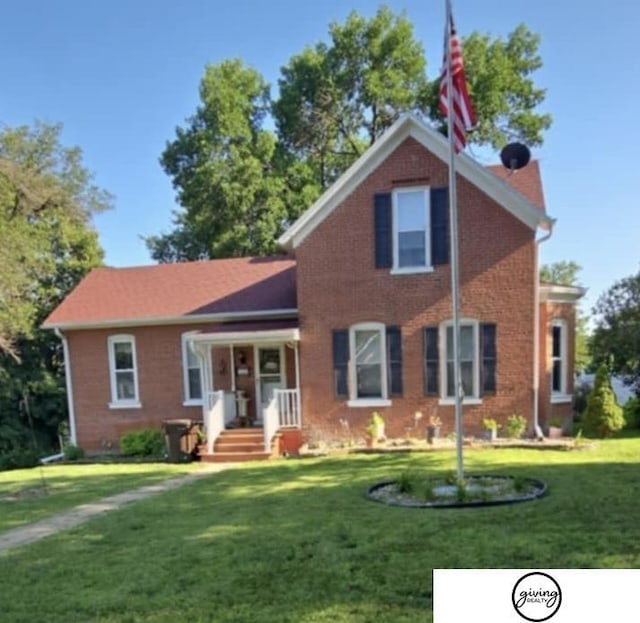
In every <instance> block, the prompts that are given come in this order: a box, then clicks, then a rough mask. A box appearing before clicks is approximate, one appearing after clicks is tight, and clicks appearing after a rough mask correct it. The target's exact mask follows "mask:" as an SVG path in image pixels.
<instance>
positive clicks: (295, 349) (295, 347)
mask: <svg viewBox="0 0 640 623" xmlns="http://www.w3.org/2000/svg"><path fill="white" fill-rule="evenodd" d="M299 344H300V342H298V341H296V342H294V344H293V353H294V355H295V362H296V390H297V391H296V409H297V411H298V426H300V427H301V426H302V412H301V411H302V407H301V404H302V401H301V400H300V392H301V388H300V353H299V352H298V348H299Z"/></svg>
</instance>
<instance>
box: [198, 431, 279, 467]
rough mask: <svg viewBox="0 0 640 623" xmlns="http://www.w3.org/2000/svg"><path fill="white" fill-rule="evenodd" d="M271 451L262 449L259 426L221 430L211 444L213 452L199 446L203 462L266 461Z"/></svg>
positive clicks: (262, 440) (262, 443)
mask: <svg viewBox="0 0 640 623" xmlns="http://www.w3.org/2000/svg"><path fill="white" fill-rule="evenodd" d="M271 456H272V453H271V452H265V451H264V437H263V433H262V429H261V428H236V429H233V430H225V431H223V432H222V433H221V434H220V436H219V437H218V439H216V441H215V443H214V445H213V454H208V453H207V449H206V446H204V447H202V448H201V452H200V460H201V461H203V462H205V463H232V462H234V463H235V462H244V461H266V460H267V459H269V458H271Z"/></svg>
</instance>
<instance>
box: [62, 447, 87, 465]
mask: <svg viewBox="0 0 640 623" xmlns="http://www.w3.org/2000/svg"><path fill="white" fill-rule="evenodd" d="M62 453H63V454H64V460H65V461H79V460H81V459H84V450H83V449H82V448H81V447H80V446H76V445H74V444H72V443H68V444H67V445H66V446H65V447H64V450H63V451H62Z"/></svg>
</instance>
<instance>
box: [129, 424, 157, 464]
mask: <svg viewBox="0 0 640 623" xmlns="http://www.w3.org/2000/svg"><path fill="white" fill-rule="evenodd" d="M164 451H165V447H164V436H163V434H162V431H161V430H159V429H156V428H145V429H141V430H134V431H131V432H130V433H126V434H125V435H123V436H122V438H121V439H120V453H121V454H122V455H123V456H141V457H162V456H164Z"/></svg>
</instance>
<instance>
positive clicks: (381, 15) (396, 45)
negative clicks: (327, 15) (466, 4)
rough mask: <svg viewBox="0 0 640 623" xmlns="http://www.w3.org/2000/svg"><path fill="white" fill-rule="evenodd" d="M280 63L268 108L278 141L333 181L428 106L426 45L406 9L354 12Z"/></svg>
mask: <svg viewBox="0 0 640 623" xmlns="http://www.w3.org/2000/svg"><path fill="white" fill-rule="evenodd" d="M329 33H330V37H331V44H330V45H326V44H324V43H319V44H317V45H316V46H315V47H308V48H306V49H305V50H304V51H303V52H302V54H299V55H297V56H294V57H293V58H291V60H290V61H289V64H288V65H287V66H286V67H283V68H282V77H281V78H280V80H279V87H280V98H279V100H278V101H277V102H275V104H274V107H273V111H274V116H275V119H276V125H277V128H278V134H279V136H280V138H281V140H282V142H283V144H284V145H285V146H286V147H287V149H290V150H291V151H292V152H293V153H295V154H296V156H298V157H301V158H303V159H306V158H309V159H310V160H311V161H312V162H314V163H315V166H316V169H317V174H318V182H319V184H320V186H321V187H322V188H326V187H327V186H328V185H330V184H331V183H332V182H333V181H334V180H335V178H336V177H337V176H338V175H340V173H342V172H343V171H344V170H345V169H346V168H347V167H348V166H349V165H350V164H351V163H352V162H353V161H354V160H355V159H356V158H357V157H358V156H359V155H360V154H361V153H362V152H363V151H364V150H365V149H366V148H367V147H368V146H369V145H372V144H373V143H374V142H375V141H376V139H377V138H378V137H379V136H380V135H381V134H382V132H384V130H385V129H386V128H388V127H389V126H390V125H391V124H392V123H393V122H394V121H395V120H396V119H397V118H398V116H399V115H400V113H402V112H403V111H407V110H417V111H422V112H426V110H427V95H428V83H427V79H426V76H425V66H426V63H425V58H424V50H423V48H422V46H421V45H420V43H419V42H418V41H416V39H415V37H414V34H413V26H412V24H411V22H409V20H408V19H407V18H406V17H404V16H403V15H400V16H396V15H394V14H393V13H392V12H391V11H390V9H389V8H387V7H382V8H381V9H380V10H379V11H378V12H377V13H376V15H375V16H374V17H373V18H371V19H370V20H367V19H365V18H364V17H362V16H361V15H358V14H357V13H356V12H352V13H351V14H350V15H349V17H348V18H347V21H346V23H345V24H344V25H342V24H338V23H335V22H334V23H333V24H331V26H330V27H329Z"/></svg>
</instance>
